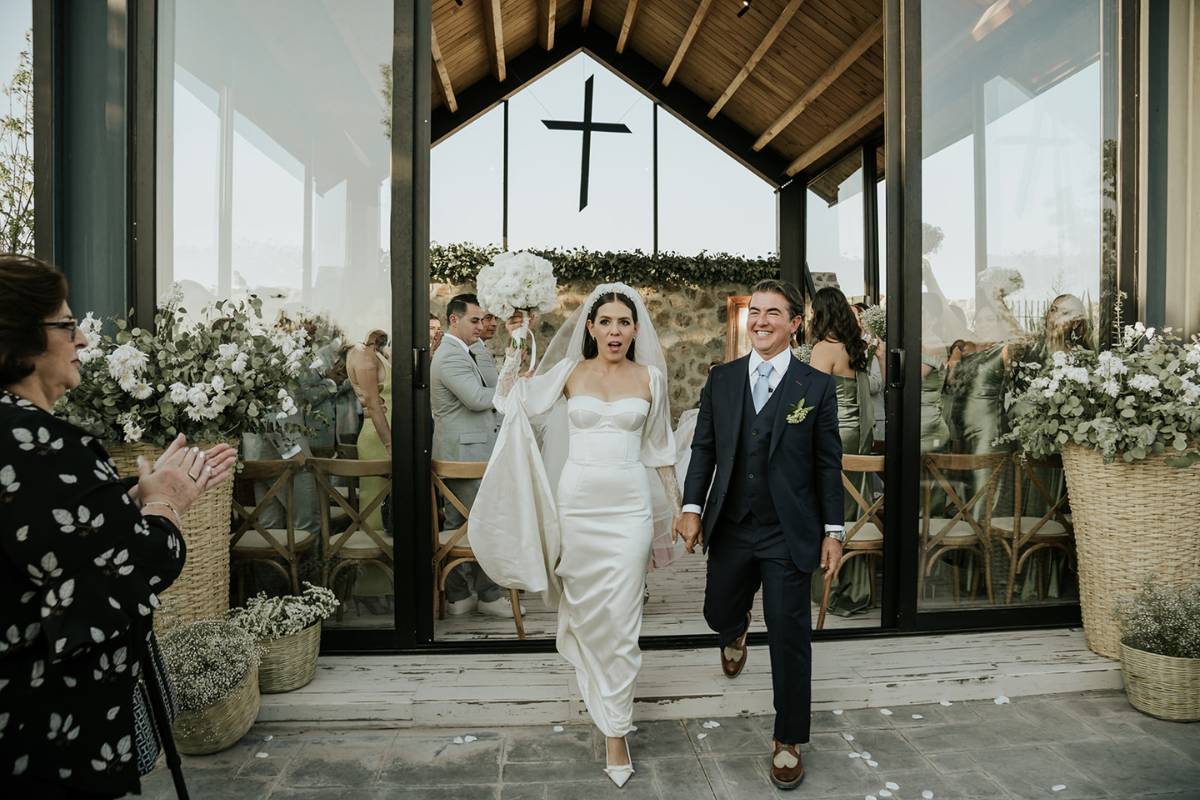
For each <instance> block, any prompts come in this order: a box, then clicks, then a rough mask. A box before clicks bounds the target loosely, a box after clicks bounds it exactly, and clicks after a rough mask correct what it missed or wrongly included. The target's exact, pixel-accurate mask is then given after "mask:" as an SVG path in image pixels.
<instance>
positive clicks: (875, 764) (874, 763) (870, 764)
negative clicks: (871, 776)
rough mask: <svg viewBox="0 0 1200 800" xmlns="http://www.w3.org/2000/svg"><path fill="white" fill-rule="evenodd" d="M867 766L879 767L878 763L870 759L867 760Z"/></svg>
mask: <svg viewBox="0 0 1200 800" xmlns="http://www.w3.org/2000/svg"><path fill="white" fill-rule="evenodd" d="M867 766H868V767H878V766H879V762H878V761H872V760H871V759H867Z"/></svg>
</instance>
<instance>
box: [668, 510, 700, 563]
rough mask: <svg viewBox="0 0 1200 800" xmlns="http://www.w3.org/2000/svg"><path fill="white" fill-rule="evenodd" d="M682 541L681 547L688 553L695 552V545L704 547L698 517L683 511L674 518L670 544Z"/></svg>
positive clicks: (690, 512)
mask: <svg viewBox="0 0 1200 800" xmlns="http://www.w3.org/2000/svg"><path fill="white" fill-rule="evenodd" d="M681 538H682V539H683V546H684V548H685V549H686V550H687V551H688V552H689V553H694V552H696V545H700V546H701V547H704V533H703V531H702V530H701V528H700V515H699V514H697V513H695V512H692V511H685V512H684V513H682V514H680V515H679V516H677V517H676V518H675V526H674V528H673V529H672V530H671V542H672V544H673V543H675V542H677V541H679V539H681Z"/></svg>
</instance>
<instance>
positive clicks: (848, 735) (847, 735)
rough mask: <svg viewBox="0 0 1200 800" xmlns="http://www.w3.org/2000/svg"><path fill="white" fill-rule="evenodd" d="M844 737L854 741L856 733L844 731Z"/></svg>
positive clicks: (848, 740)
mask: <svg viewBox="0 0 1200 800" xmlns="http://www.w3.org/2000/svg"><path fill="white" fill-rule="evenodd" d="M842 738H843V739H845V740H846V741H847V742H853V741H854V734H851V733H843V734H842Z"/></svg>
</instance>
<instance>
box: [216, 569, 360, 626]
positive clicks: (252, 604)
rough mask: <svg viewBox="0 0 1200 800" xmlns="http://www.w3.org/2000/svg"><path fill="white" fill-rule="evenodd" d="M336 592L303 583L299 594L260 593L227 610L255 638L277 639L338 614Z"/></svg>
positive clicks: (229, 617) (234, 622)
mask: <svg viewBox="0 0 1200 800" xmlns="http://www.w3.org/2000/svg"><path fill="white" fill-rule="evenodd" d="M337 608H338V600H337V597H336V595H334V593H333V592H332V591H330V590H329V589H326V588H324V587H322V586H314V585H312V584H311V583H309V582H308V581H305V582H304V591H303V592H302V593H301V594H299V595H285V596H283V597H268V596H267V595H266V593H264V592H260V593H258V594H257V595H255V596H254V597H251V598H250V599H249V600H248V601H247V602H246V606H245V608H234V609H230V610H229V612H227V617H228V619H229V621H230V622H231V623H233V624H234V625H237V626H238V627H239V628H241V629H242V630H245V631H246V632H248V633H250V634H252V635H253V636H254V637H255V638H258V639H280V638H282V637H284V636H291V635H292V634H294V633H299V632H300V631H302V630H304V629H305V628H307V627H308V626H310V625H315V624H316V623H318V622H320V621H321V620H324V619H329V618H330V617H332V616H333V615H334V614H335V613H337Z"/></svg>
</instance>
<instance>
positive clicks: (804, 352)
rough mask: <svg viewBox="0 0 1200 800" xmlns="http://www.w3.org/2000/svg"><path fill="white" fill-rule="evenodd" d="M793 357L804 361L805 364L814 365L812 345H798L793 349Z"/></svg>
mask: <svg viewBox="0 0 1200 800" xmlns="http://www.w3.org/2000/svg"><path fill="white" fill-rule="evenodd" d="M792 355H794V356H795V357H796V358H798V359H800V360H801V361H803V362H804V363H805V364H811V363H812V345H811V344H798V345H796V346H795V347H793V348H792Z"/></svg>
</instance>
